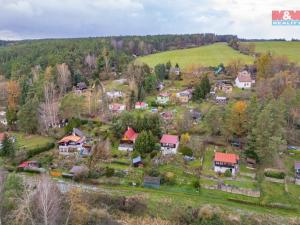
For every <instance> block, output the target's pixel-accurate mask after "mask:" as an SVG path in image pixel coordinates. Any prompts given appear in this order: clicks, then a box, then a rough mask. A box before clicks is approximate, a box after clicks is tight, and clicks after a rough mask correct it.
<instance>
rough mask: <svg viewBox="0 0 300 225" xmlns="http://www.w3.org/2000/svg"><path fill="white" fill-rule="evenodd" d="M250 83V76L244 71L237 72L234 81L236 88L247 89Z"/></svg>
mask: <svg viewBox="0 0 300 225" xmlns="http://www.w3.org/2000/svg"><path fill="white" fill-rule="evenodd" d="M252 83H253V82H252V78H251V74H250V73H249V72H248V71H246V70H244V71H242V72H239V74H238V76H237V78H236V79H235V85H236V86H237V87H238V88H243V89H249V88H251V85H252Z"/></svg>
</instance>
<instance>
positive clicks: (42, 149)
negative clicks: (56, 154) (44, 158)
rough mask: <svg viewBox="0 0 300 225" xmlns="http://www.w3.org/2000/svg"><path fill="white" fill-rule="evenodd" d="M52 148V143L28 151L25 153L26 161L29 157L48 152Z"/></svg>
mask: <svg viewBox="0 0 300 225" xmlns="http://www.w3.org/2000/svg"><path fill="white" fill-rule="evenodd" d="M54 146H55V144H54V143H48V144H47V145H45V146H42V147H37V148H33V149H30V150H29V151H27V153H26V157H27V159H29V158H31V157H33V156H35V155H38V154H40V153H42V152H46V151H49V150H50V149H52V148H54Z"/></svg>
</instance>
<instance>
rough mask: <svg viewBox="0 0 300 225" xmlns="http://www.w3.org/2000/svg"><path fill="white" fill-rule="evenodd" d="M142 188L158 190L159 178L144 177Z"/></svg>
mask: <svg viewBox="0 0 300 225" xmlns="http://www.w3.org/2000/svg"><path fill="white" fill-rule="evenodd" d="M144 187H147V188H159V187H160V177H150V176H145V177H144Z"/></svg>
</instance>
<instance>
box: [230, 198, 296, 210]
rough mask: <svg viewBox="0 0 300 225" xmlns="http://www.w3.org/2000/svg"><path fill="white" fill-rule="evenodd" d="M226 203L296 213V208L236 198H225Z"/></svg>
mask: <svg viewBox="0 0 300 225" xmlns="http://www.w3.org/2000/svg"><path fill="white" fill-rule="evenodd" d="M227 200H228V201H231V202H236V203H241V204H246V205H254V206H260V207H266V208H272V209H286V210H293V211H296V210H297V208H296V207H293V206H291V205H283V204H263V203H260V202H250V201H247V200H243V199H236V198H227Z"/></svg>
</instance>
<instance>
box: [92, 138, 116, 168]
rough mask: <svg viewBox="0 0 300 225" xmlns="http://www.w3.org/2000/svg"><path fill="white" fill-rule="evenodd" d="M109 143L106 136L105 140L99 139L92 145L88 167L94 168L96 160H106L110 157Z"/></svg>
mask: <svg viewBox="0 0 300 225" xmlns="http://www.w3.org/2000/svg"><path fill="white" fill-rule="evenodd" d="M110 149H111V143H110V140H109V139H108V138H107V139H106V140H105V141H99V142H98V143H96V144H95V145H94V146H93V149H92V155H91V156H90V159H89V169H90V170H91V169H94V167H95V165H96V163H97V162H99V161H100V160H106V159H109V157H110Z"/></svg>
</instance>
